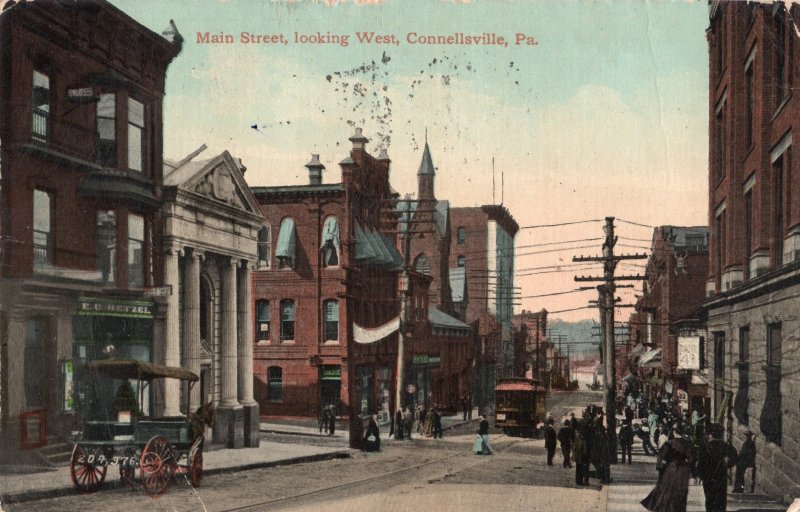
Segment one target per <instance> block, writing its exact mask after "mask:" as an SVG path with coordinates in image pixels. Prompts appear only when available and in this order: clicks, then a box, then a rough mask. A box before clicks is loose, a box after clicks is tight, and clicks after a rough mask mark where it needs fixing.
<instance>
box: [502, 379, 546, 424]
mask: <svg viewBox="0 0 800 512" xmlns="http://www.w3.org/2000/svg"><path fill="white" fill-rule="evenodd" d="M494 393H495V427H497V428H499V429H500V430H502V431H503V433H505V434H508V435H510V436H525V437H529V436H535V435H538V433H539V427H538V425H539V424H541V423H544V421H545V416H546V410H545V408H546V400H547V389H546V388H545V387H544V386H542V384H541V382H540V381H538V380H534V379H524V378H511V379H498V380H497V386H495V388H494Z"/></svg>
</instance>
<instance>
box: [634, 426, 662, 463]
mask: <svg viewBox="0 0 800 512" xmlns="http://www.w3.org/2000/svg"><path fill="white" fill-rule="evenodd" d="M633 435H634V436H636V437H638V438H639V439H640V440H641V441H642V449H643V450H644V454H645V455H655V454H656V453H657V452H658V450H657V449H656V447H655V446H653V443H652V442H650V432H648V431H646V430H644V429H643V428H642V426H641V425H640V424H639V422H638V421H636V422H634V423H633Z"/></svg>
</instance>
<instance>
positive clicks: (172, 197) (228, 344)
mask: <svg viewBox="0 0 800 512" xmlns="http://www.w3.org/2000/svg"><path fill="white" fill-rule="evenodd" d="M204 149H205V146H202V147H201V148H200V149H199V150H197V151H195V152H194V153H192V154H191V155H189V156H187V157H186V158H184V159H183V160H181V161H179V162H172V161H169V160H165V163H164V252H165V256H164V273H165V278H164V281H165V283H166V284H167V285H169V286H171V287H172V293H171V294H170V295H169V296H168V298H167V307H166V315H165V321H164V334H163V339H164V343H163V353H162V354H160V356H161V357H162V360H163V361H164V363H165V364H167V365H171V366H182V367H184V368H187V369H189V370H191V371H193V372H195V373H197V374H198V375H200V382H199V385H195V386H194V387H193V389H192V390H191V392H190V393H187V390H186V389H180V388H179V387H178V384H177V383H172V382H169V383H166V384H165V388H164V390H163V399H164V414H166V415H172V414H179V411H180V410H185V409H186V407H187V401H188V406H189V407H190V408H192V409H195V408H196V407H197V406H199V405H200V403H206V402H211V403H213V404H214V405H215V406H216V409H217V420H216V424H215V425H214V436H213V437H214V442H221V443H225V444H226V445H227V446H228V447H233V448H240V447H243V446H258V440H259V435H258V425H259V423H258V418H259V408H258V404H257V403H256V401H255V400H254V399H253V346H252V342H251V340H252V338H253V334H252V331H253V322H252V311H251V300H250V296H251V292H250V272H251V269H252V266H253V264H254V263H255V262H256V260H257V257H258V251H257V239H258V231H259V229H261V227H262V225H263V223H264V218H263V215H262V214H261V210H260V208H259V206H258V203H257V202H256V200H255V197H253V194H252V192H251V191H250V189H249V188H248V186H247V183H245V180H244V172H245V170H246V169H245V167H244V166H243V165H242V163H241V161H240V160H238V159H234V158H233V157H232V156H231V155H230V153H228V152H227V151H224V152H222V153H221V154H219V155H217V156H215V157H213V158H209V159H206V160H194V158H195V157H196V156H197V155H198V154H199V153H200V152H202V151H203V150H204Z"/></svg>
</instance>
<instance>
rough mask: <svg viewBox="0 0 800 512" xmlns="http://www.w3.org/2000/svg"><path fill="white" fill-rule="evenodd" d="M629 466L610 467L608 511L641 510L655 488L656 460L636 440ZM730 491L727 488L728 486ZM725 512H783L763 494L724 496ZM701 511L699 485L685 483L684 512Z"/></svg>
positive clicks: (779, 506)
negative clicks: (687, 492) (726, 510)
mask: <svg viewBox="0 0 800 512" xmlns="http://www.w3.org/2000/svg"><path fill="white" fill-rule="evenodd" d="M632 455H633V457H632V458H631V459H632V464H627V463H626V464H622V462H621V460H622V459H621V458H620V463H619V464H614V465H612V466H611V478H612V482H611V484H608V485H605V486H603V487H604V489H603V492H604V493H606V495H607V498H608V502H607V503H608V509H607V510H608V512H634V511H637V512H638V511H644V510H645V508H644V507H643V506H642V505H641V504H640V503H639V502H640V501H641V500H642V499H644V498H645V496H647V495H648V493H650V491H651V490H652V489H653V487H655V485H656V481H657V480H658V472H656V457H654V456H647V455H645V454H644V451H643V450H642V444H641V442H639V440H638V439H637V440H636V442H635V443H634V445H633V450H632ZM729 488H730V486H729ZM727 509H728V512H749V511H769V512H773V511H774V512H778V511H780V512H784V511H785V510H786V506H785V505H781V504H779V503H777V502H776V500H774V499H772V498H770V497H769V496H765V495H763V494H732V493H728V507H727ZM704 510H705V494H704V493H703V486H702V484H695V483H694V480H693V479H692V480H689V497H688V501H687V507H686V511H687V512H703V511H704Z"/></svg>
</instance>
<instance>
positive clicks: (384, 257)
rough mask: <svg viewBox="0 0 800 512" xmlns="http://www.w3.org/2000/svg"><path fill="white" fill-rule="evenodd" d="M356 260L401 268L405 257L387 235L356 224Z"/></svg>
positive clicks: (396, 268) (362, 262) (366, 263)
mask: <svg viewBox="0 0 800 512" xmlns="http://www.w3.org/2000/svg"><path fill="white" fill-rule="evenodd" d="M355 231H356V262H357V263H359V264H362V265H374V266H377V267H388V268H391V269H395V270H399V269H401V268H402V266H403V258H402V256H400V253H399V252H398V250H397V247H395V245H394V244H393V243H392V242H391V240H389V238H388V237H386V235H384V234H382V233H378V232H377V231H373V230H372V229H369V228H368V229H364V228H362V227H361V226H359V225H358V224H356V228H355Z"/></svg>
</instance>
